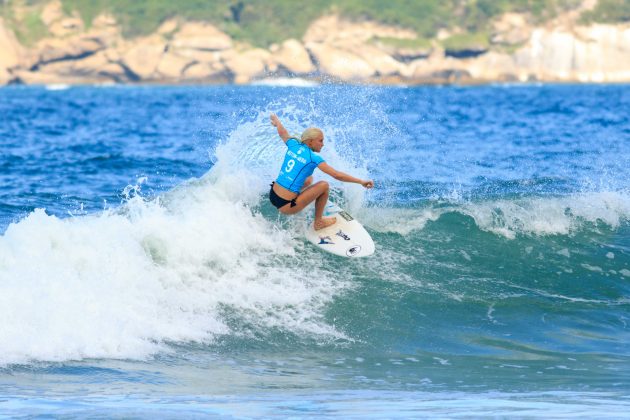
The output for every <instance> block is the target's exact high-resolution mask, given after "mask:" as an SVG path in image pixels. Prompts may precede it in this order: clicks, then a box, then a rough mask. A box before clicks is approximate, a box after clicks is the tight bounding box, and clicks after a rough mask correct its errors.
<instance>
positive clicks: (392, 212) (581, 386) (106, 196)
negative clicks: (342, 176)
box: [0, 85, 630, 418]
mask: <svg viewBox="0 0 630 420" xmlns="http://www.w3.org/2000/svg"><path fill="white" fill-rule="evenodd" d="M629 109H630V86H625V85H515V86H513V85H497V86H484V87H358V86H319V87H301V88H297V87H282V86H212V87H161V86H146V87H129V86H108V87H87V86H86V87H68V88H65V89H59V87H55V88H54V89H50V88H46V87H6V88H2V89H0V145H1V147H2V149H1V150H2V154H1V157H0V179H1V181H2V182H1V183H0V232H1V236H0V416H9V417H14V416H22V415H26V416H29V415H30V416H46V415H53V416H62V417H88V416H89V417H99V416H100V417H112V416H114V417H156V416H159V417H182V416H185V417H205V416H208V415H214V416H226V417H269V416H282V417H285V416H294V417H310V416H318V415H329V416H339V417H388V418H392V417H412V416H415V417H417V416H428V417H460V416H462V417H463V416H477V417H487V416H498V417H502V416H505V417H513V416H520V417H526V416H544V417H548V418H549V417H569V416H575V415H579V416H587V417H596V416H601V415H602V412H603V411H604V410H605V412H606V413H610V416H612V417H626V416H627V412H628V411H629V410H630V346H629V345H628V343H629V342H630V327H629V326H628V324H629V323H630V299H629V296H630V169H629V168H630V112H628V110H629ZM270 112H275V113H277V114H278V115H279V116H280V118H281V119H282V120H283V122H284V123H285V125H286V126H287V128H288V129H289V130H290V131H291V132H292V133H299V132H300V131H301V130H302V129H304V128H306V127H308V126H312V125H314V126H319V127H321V128H322V129H323V130H324V132H325V135H326V140H325V147H324V149H323V150H322V156H323V157H324V158H325V159H326V160H327V161H328V162H329V163H330V164H331V165H332V166H334V167H336V168H338V169H340V170H343V171H345V172H349V173H352V174H355V175H357V176H360V177H364V178H367V177H370V178H372V179H374V180H375V183H376V188H374V189H373V190H370V191H366V190H363V189H362V188H361V187H359V186H357V185H348V184H340V183H338V182H334V181H333V180H330V179H328V180H329V181H330V182H331V185H332V187H333V191H332V199H333V200H335V201H336V202H337V203H339V204H341V205H342V206H343V207H344V208H346V209H348V211H349V212H350V213H351V214H353V215H354V216H355V217H356V218H357V219H359V220H360V221H361V222H362V223H363V224H364V225H365V226H366V228H367V229H368V231H369V232H370V233H371V234H372V236H373V238H374V240H375V243H376V247H377V251H376V254H375V255H374V256H373V257H370V258H365V259H355V260H349V259H344V258H339V257H336V256H333V255H329V254H323V253H321V252H319V251H318V250H316V249H315V248H314V247H312V246H311V245H310V244H309V243H308V242H306V241H305V240H304V239H303V235H302V231H303V229H304V226H305V225H306V224H307V223H308V222H309V218H310V217H311V212H312V210H310V209H309V210H308V211H307V212H305V214H301V215H298V216H295V217H285V216H280V215H278V213H277V212H276V211H275V210H274V209H273V207H272V206H271V205H270V204H269V203H268V201H267V198H266V195H265V194H266V191H268V188H269V182H270V181H271V180H272V179H273V178H274V176H275V175H276V173H277V171H278V169H279V167H280V164H281V161H282V157H283V148H284V146H283V144H282V142H281V141H280V140H279V139H278V137H277V135H276V133H275V130H274V128H273V127H272V126H271V125H270V124H269V120H268V116H269V113H270ZM319 179H327V178H326V177H325V175H323V174H321V173H320V175H319Z"/></svg>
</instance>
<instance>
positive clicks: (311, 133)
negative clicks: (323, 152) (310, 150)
mask: <svg viewBox="0 0 630 420" xmlns="http://www.w3.org/2000/svg"><path fill="white" fill-rule="evenodd" d="M320 135H321V136H322V137H323V136H324V132H323V131H322V130H320V129H319V128H317V127H309V128H307V129H306V130H304V132H303V133H302V143H308V142H309V141H311V140H315V139H316V138H317V137H319V136H320Z"/></svg>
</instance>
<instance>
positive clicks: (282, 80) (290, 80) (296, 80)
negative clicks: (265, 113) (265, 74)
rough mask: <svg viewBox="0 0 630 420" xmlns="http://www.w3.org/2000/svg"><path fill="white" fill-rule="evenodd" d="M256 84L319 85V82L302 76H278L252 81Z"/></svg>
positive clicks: (283, 85) (282, 85) (281, 85)
mask: <svg viewBox="0 0 630 420" xmlns="http://www.w3.org/2000/svg"><path fill="white" fill-rule="evenodd" d="M251 84H252V85H256V86H280V87H285V86H286V87H315V86H319V83H317V82H315V81H312V80H306V79H302V78H300V77H276V78H267V79H261V80H256V81H254V82H252V83H251Z"/></svg>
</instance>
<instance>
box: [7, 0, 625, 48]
mask: <svg viewBox="0 0 630 420" xmlns="http://www.w3.org/2000/svg"><path fill="white" fill-rule="evenodd" d="M45 3H46V1H43V0H4V1H3V5H2V6H0V7H2V8H3V15H4V16H5V17H6V18H8V19H9V20H10V21H13V25H14V28H16V29H17V31H18V32H19V35H20V37H21V38H23V39H29V38H31V39H32V38H38V37H41V36H43V35H42V25H40V24H39V23H38V22H37V8H38V7H41V6H42V5H43V4H45ZM62 3H63V6H64V10H65V11H66V12H68V13H70V12H71V11H73V10H76V11H78V12H79V13H80V15H81V16H82V18H83V19H84V21H85V22H86V23H87V24H88V25H89V24H90V22H91V20H92V19H93V18H94V17H95V16H97V15H98V14H99V13H101V12H104V11H107V12H109V13H111V14H113V15H114V16H116V18H117V19H118V21H119V22H120V23H121V25H122V27H123V31H124V33H125V35H126V36H128V37H134V36H139V35H143V34H147V33H150V32H152V31H154V30H155V29H156V28H157V27H158V26H159V25H160V23H161V22H163V21H164V20H165V19H167V18H169V17H174V16H179V17H182V18H183V19H191V20H193V19H194V20H207V21H210V22H213V23H215V24H216V25H217V26H219V27H220V28H221V29H223V30H224V31H225V32H227V33H228V34H230V35H231V36H232V37H233V38H235V39H237V40H240V41H243V42H246V43H249V44H251V45H255V46H262V47H267V46H269V44H271V43H274V42H279V41H282V40H284V39H287V38H291V37H295V38H300V37H301V36H302V35H303V34H304V32H305V30H306V28H307V27H308V25H309V23H310V22H312V21H313V20H314V19H316V18H317V17H319V16H322V15H324V14H327V13H331V12H336V13H339V14H341V15H343V16H345V17H348V18H351V19H372V20H377V21H381V22H384V23H389V24H394V25H399V26H402V27H407V28H410V29H414V30H415V31H417V32H418V33H419V34H420V35H421V37H423V38H432V37H433V36H434V35H435V34H436V33H437V31H438V30H439V29H440V28H453V27H459V28H461V29H462V30H463V32H464V33H467V34H470V35H471V37H470V39H474V40H475V42H476V43H477V44H479V43H480V41H481V43H483V38H484V37H487V35H486V34H487V33H489V31H488V27H489V24H490V20H491V19H492V18H493V17H495V16H497V15H500V14H502V13H504V12H509V11H514V12H526V13H528V14H529V16H530V20H531V21H532V23H535V22H541V21H545V20H547V19H550V18H553V17H554V16H556V15H557V14H558V13H560V12H562V11H565V10H568V9H571V8H574V7H576V5H578V4H579V3H581V1H580V0H310V1H308V2H302V1H290V0H240V1H239V0H205V1H203V0H150V1H148V0H147V1H138V0H62ZM14 5H21V6H25V7H27V8H30V9H31V10H32V11H31V13H30V14H28V15H27V17H22V19H21V20H19V21H18V19H17V18H16V17H15V16H13V15H12V13H11V9H12V6H14ZM583 18H584V20H585V21H606V22H618V21H628V20H630V0H600V3H599V5H598V6H597V8H596V9H595V10H593V11H591V12H588V13H586V14H585V15H584V17H583ZM460 38H461V35H460ZM464 38H465V37H464Z"/></svg>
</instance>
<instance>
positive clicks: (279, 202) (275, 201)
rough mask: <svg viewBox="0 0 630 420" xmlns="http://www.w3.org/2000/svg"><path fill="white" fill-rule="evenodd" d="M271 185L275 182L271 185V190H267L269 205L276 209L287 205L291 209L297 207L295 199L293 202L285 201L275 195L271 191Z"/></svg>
mask: <svg viewBox="0 0 630 420" xmlns="http://www.w3.org/2000/svg"><path fill="white" fill-rule="evenodd" d="M273 184H275V182H272V183H271V189H270V190H269V201H271V204H273V205H274V206H275V207H276V208H278V209H279V208H280V207H283V206H286V205H287V204H289V203H291V207H295V206H296V205H297V204H296V203H295V198H297V197H295V198H294V199H293V200H285V199H284V198H282V197H280V196H279V195H278V194H276V192H275V191H274V190H273Z"/></svg>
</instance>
